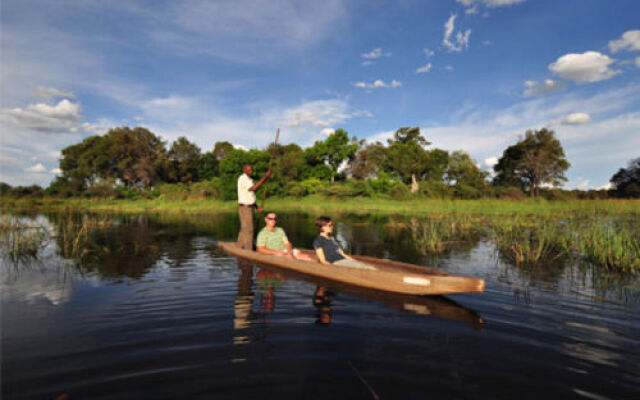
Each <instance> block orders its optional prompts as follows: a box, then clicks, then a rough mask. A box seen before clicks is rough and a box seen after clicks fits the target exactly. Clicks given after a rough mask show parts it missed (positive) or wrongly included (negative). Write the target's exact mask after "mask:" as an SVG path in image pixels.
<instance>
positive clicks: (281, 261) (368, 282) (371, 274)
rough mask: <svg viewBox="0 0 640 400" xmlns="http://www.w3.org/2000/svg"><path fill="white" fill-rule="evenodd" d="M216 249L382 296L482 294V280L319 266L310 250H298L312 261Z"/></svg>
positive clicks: (412, 270) (409, 270) (433, 272)
mask: <svg viewBox="0 0 640 400" xmlns="http://www.w3.org/2000/svg"><path fill="white" fill-rule="evenodd" d="M218 247H220V248H221V249H223V250H224V251H225V252H227V253H228V254H229V255H232V256H235V257H240V258H243V259H246V260H251V261H255V262H259V263H262V264H266V265H275V266H278V267H280V268H284V269H289V270H292V271H297V272H301V273H304V274H309V275H314V276H318V277H322V278H325V279H327V280H329V281H334V282H342V283H346V284H349V285H354V286H359V287H363V288H369V289H374V290H382V291H385V292H393V293H404V294H411V295H437V294H452V293H465V292H483V291H484V279H479V278H470V277H466V276H459V275H450V274H447V273H445V272H442V271H439V270H437V269H433V268H427V267H422V266H418V265H413V264H407V263H403V262H399V261H393V260H386V259H381V258H374V257H367V256H354V255H352V256H351V257H353V258H354V259H356V260H358V261H362V262H365V263H367V264H370V265H373V266H374V267H375V268H376V270H375V271H371V270H361V269H355V268H346V267H338V266H335V265H326V264H321V263H320V262H318V261H317V258H316V256H315V252H313V251H311V250H302V252H304V253H305V254H307V255H309V256H311V257H312V258H313V259H314V261H301V260H294V259H290V258H287V257H278V256H272V255H266V254H260V253H258V252H256V251H251V250H245V249H241V248H239V247H238V246H237V245H236V243H235V242H218Z"/></svg>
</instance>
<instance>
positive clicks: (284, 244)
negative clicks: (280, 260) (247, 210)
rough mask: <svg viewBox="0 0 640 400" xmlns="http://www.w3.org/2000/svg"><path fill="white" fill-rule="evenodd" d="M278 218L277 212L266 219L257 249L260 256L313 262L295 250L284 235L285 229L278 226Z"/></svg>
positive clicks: (258, 239) (257, 240)
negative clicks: (267, 255)
mask: <svg viewBox="0 0 640 400" xmlns="http://www.w3.org/2000/svg"><path fill="white" fill-rule="evenodd" d="M277 220H278V217H277V215H276V213H275V212H273V211H269V212H268V213H267V214H266V216H265V218H264V222H265V227H264V228H262V230H261V231H260V233H258V238H257V239H256V247H257V248H258V253H260V254H270V255H274V256H281V257H289V258H295V259H297V260H304V261H312V260H311V257H309V256H308V255H306V254H303V253H300V251H299V250H298V249H294V248H293V245H292V244H291V242H290V241H289V239H288V238H287V234H286V233H284V229H282V228H280V227H277V226H276V221H277Z"/></svg>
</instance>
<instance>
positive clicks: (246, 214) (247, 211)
mask: <svg viewBox="0 0 640 400" xmlns="http://www.w3.org/2000/svg"><path fill="white" fill-rule="evenodd" d="M242 172H243V173H242V175H240V177H239V178H238V216H239V217H240V233H239V234H238V246H239V247H240V248H242V249H246V250H253V209H254V208H255V207H256V193H255V192H256V190H258V189H259V188H260V186H262V184H263V183H264V182H265V181H266V180H267V179H269V176H270V175H271V169H269V170H268V171H267V172H266V173H265V174H264V176H263V177H262V178H260V180H259V181H258V182H257V183H255V184H254V183H253V179H251V174H253V166H252V165H251V164H245V165H244V166H243V167H242ZM258 211H262V209H259V210H258Z"/></svg>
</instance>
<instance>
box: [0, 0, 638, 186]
mask: <svg viewBox="0 0 640 400" xmlns="http://www.w3.org/2000/svg"><path fill="white" fill-rule="evenodd" d="M1 12H2V16H1V22H2V28H1V29H2V38H1V41H2V70H1V72H0V73H1V79H2V81H1V83H2V91H1V100H2V104H1V105H0V108H1V109H2V112H1V114H0V128H1V129H2V146H1V150H0V175H1V176H0V180H2V181H5V182H8V183H9V184H12V185H19V184H20V185H27V184H33V183H35V184H40V185H47V184H48V183H49V182H50V181H51V179H53V178H54V177H55V174H56V173H59V170H57V167H58V158H59V156H60V154H59V152H60V150H61V149H62V148H64V147H66V146H68V145H70V144H73V143H77V142H79V141H80V140H82V139H83V138H85V137H87V136H89V135H92V134H101V133H105V132H106V131H107V130H108V129H109V128H110V127H113V126H122V125H128V126H138V125H140V126H145V127H148V128H149V129H151V130H152V131H153V132H154V133H156V134H158V135H160V136H161V137H162V138H163V139H164V140H166V141H167V142H168V144H170V143H171V141H173V140H175V139H176V138H177V137H179V136H186V137H187V138H188V139H189V140H191V141H194V142H195V143H197V144H198V145H199V146H200V147H201V148H202V150H203V151H209V150H211V149H212V148H213V144H214V143H215V142H216V141H219V140H228V141H230V142H232V143H234V144H235V145H239V146H244V147H246V148H250V147H259V148H262V147H264V146H266V145H267V144H268V143H269V141H271V140H273V136H274V133H275V130H276V128H278V127H279V128H281V130H282V134H281V141H282V142H285V143H288V142H295V143H298V144H300V145H302V146H308V145H310V144H312V143H313V142H314V141H315V140H318V139H322V138H324V137H326V135H327V134H328V133H330V132H331V131H332V130H333V129H337V128H343V129H345V130H347V131H348V132H349V133H350V134H351V135H355V136H357V137H358V138H361V139H362V138H365V139H368V140H384V139H386V138H388V137H390V136H391V135H392V134H393V132H394V131H395V130H396V129H397V128H399V127H402V126H419V127H421V129H422V133H423V134H424V136H425V137H426V138H427V140H429V141H431V142H432V143H433V144H432V146H435V147H439V148H443V149H446V150H459V149H462V150H465V151H467V152H469V153H470V154H471V156H472V157H473V158H474V159H475V160H476V161H477V162H478V164H479V165H480V166H481V167H482V168H483V169H490V167H491V165H492V164H493V163H495V161H496V160H497V158H498V157H500V155H501V154H502V151H503V150H504V149H505V148H506V147H507V146H509V145H511V144H513V143H515V142H516V141H517V140H518V137H519V135H523V134H524V132H525V131H526V130H527V129H540V128H542V127H550V128H552V129H554V130H555V131H556V134H557V136H558V138H559V139H560V140H561V142H562V144H563V146H564V149H565V152H566V154H567V158H568V160H569V161H570V162H571V164H572V166H571V168H570V169H569V171H568V172H567V176H568V178H569V182H568V183H567V184H566V185H565V187H566V188H599V187H603V186H604V185H606V184H607V183H608V180H609V178H610V177H611V175H613V174H614V173H615V172H616V171H617V169H618V168H621V167H624V166H625V165H626V164H627V162H628V161H629V160H630V159H632V158H635V157H639V156H640V151H639V149H640V20H639V18H638V16H639V15H640V2H638V1H636V0H617V1H606V0H563V1H546V0H438V1H411V0H405V1H393V2H392V1H388V2H382V1H346V0H345V1H340V0H326V1H323V2H305V1H287V0H271V1H244V0H236V1H204V0H174V1H150V0H149V1H123V2H104V1H98V0H59V1H54V2H52V1H45V0H41V1H34V0H5V1H3V2H2V10H1Z"/></svg>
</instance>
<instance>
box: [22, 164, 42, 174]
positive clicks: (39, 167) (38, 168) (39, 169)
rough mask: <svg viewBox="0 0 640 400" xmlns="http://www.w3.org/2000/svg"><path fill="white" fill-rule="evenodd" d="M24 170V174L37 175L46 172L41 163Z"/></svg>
mask: <svg viewBox="0 0 640 400" xmlns="http://www.w3.org/2000/svg"><path fill="white" fill-rule="evenodd" d="M24 170H25V172H37V173H45V172H47V169H46V168H45V166H44V165H42V164H41V163H37V164H36V165H33V166H31V167H28V168H25V169H24Z"/></svg>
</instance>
